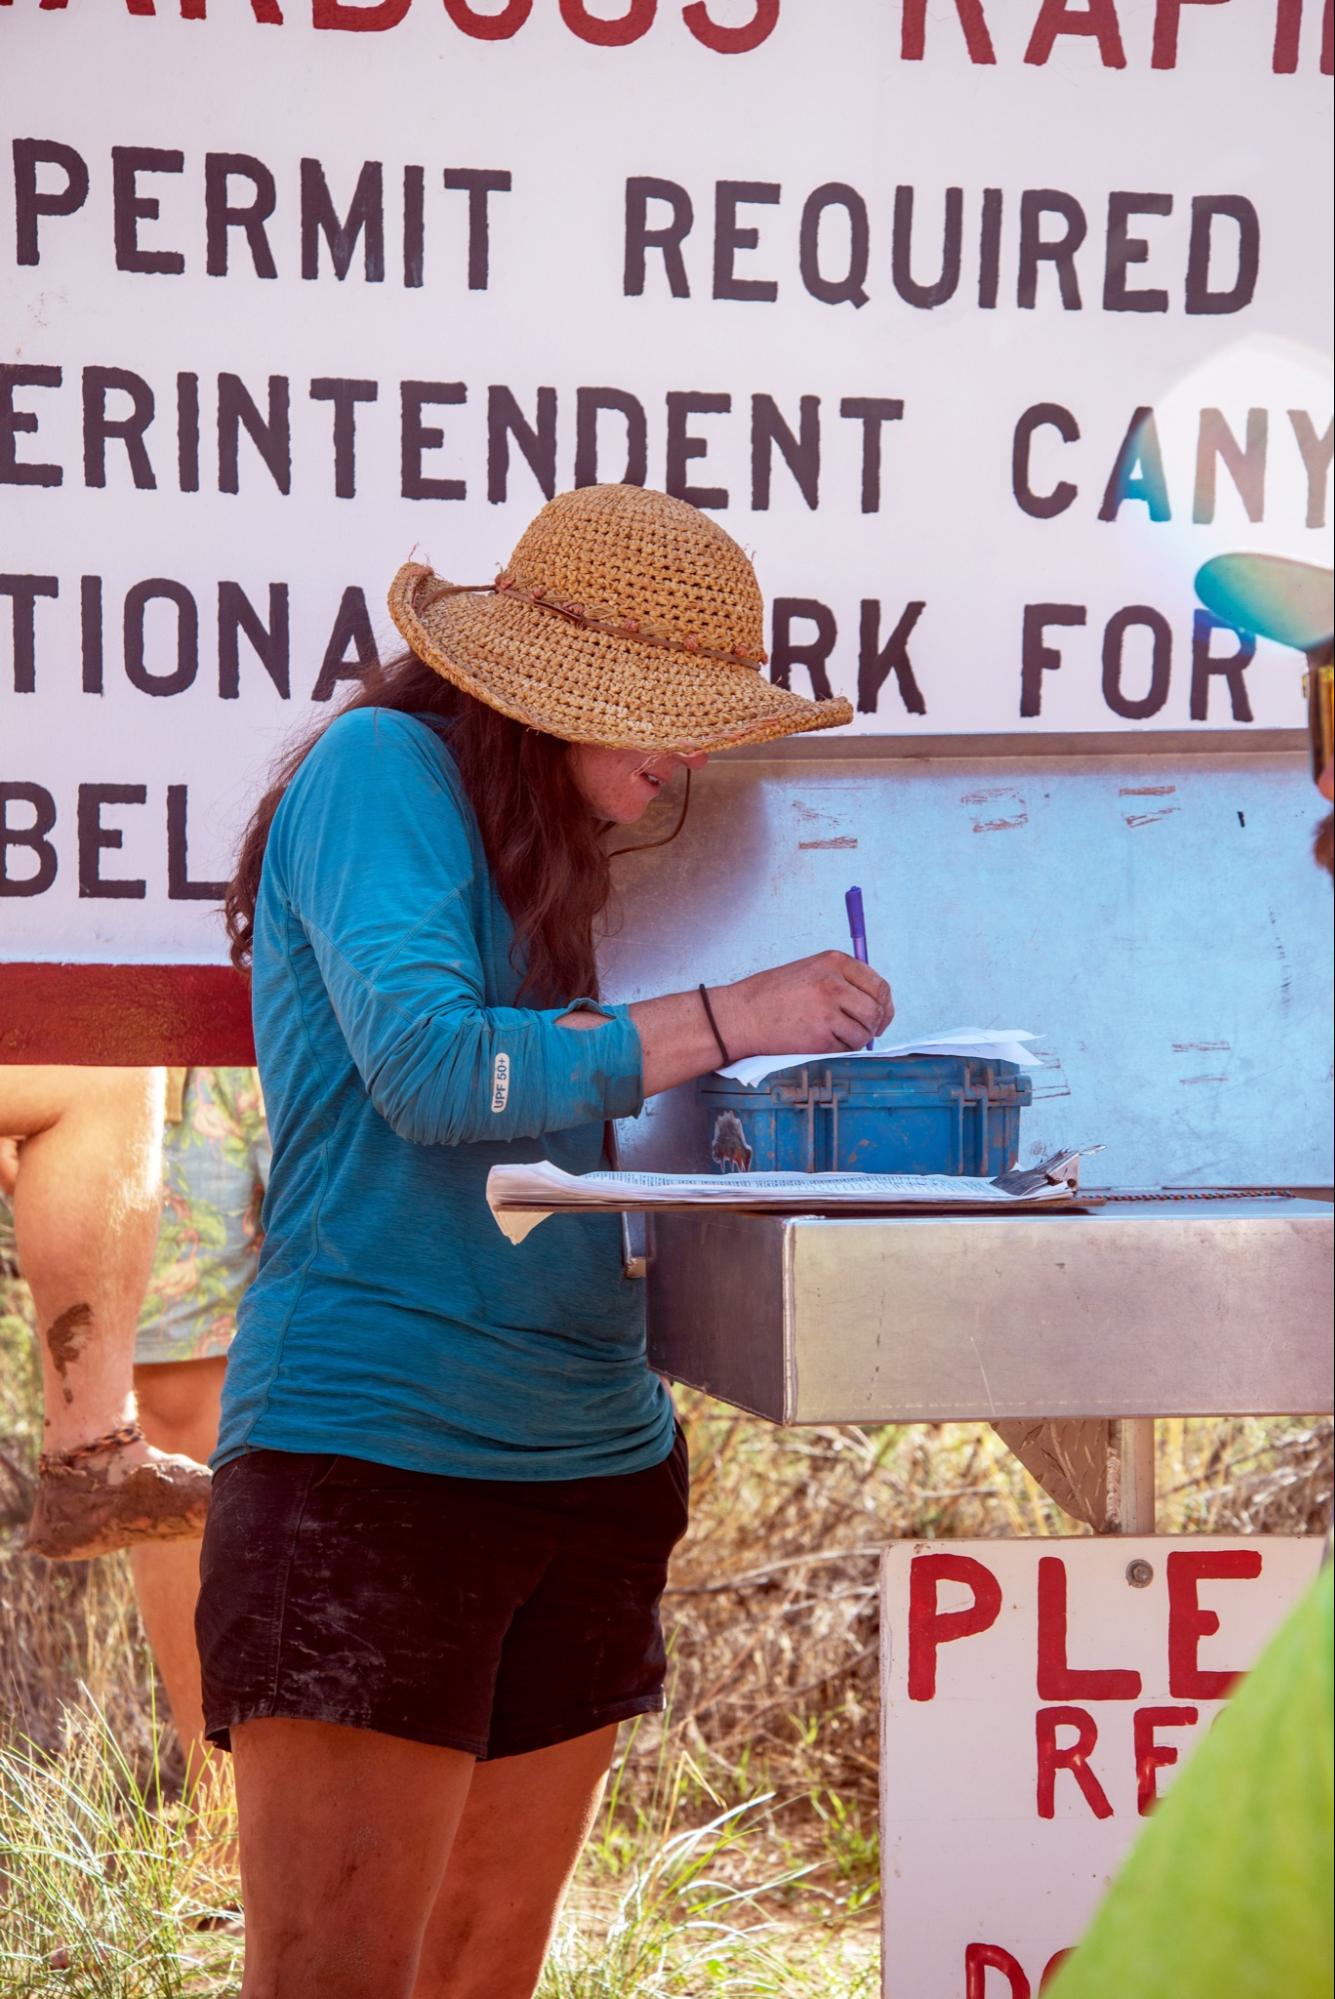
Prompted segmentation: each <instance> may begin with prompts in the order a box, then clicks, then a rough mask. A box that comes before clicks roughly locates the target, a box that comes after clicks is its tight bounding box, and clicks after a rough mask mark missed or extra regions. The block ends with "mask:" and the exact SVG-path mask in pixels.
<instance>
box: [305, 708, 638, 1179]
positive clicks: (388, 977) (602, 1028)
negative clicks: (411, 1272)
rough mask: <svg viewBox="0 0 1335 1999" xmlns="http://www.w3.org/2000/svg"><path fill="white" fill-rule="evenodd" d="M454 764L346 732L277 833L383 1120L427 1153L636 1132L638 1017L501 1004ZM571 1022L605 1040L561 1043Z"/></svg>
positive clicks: (585, 1037)
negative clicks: (629, 1121)
mask: <svg viewBox="0 0 1335 1999" xmlns="http://www.w3.org/2000/svg"><path fill="white" fill-rule="evenodd" d="M444 756H445V753H444V752H443V751H442V749H441V747H440V746H439V744H437V743H436V742H435V741H434V740H433V739H432V737H431V735H430V734H429V732H428V731H427V730H426V729H425V728H424V727H423V726H422V725H421V724H420V723H417V722H414V721H412V720H411V719H410V718H409V717H407V716H402V715H395V714H390V713H388V712H386V711H384V710H375V709H364V710H359V711H356V712H354V713H353V714H350V715H346V716H343V717H341V718H340V719H339V720H338V721H336V722H335V723H333V724H332V725H331V727H330V728H329V729H328V730H326V732H325V734H324V735H323V736H322V737H321V738H320V741H319V743H318V744H317V745H316V747H315V749H314V750H312V752H311V754H310V755H309V757H308V758H307V759H306V761H305V763H303V765H302V766H301V769H300V770H299V772H298V773H297V776H296V778H295V779H294V780H293V782H292V784H291V786H290V787H289V790H288V793H287V795H286V797H285V798H284V800H283V804H282V807H281V809H280V813H279V815H278V818H277V819H276V820H275V823H274V830H273V836H272V845H271V853H272V858H273V860H274V862H275V864H276V866H277V868H278V869H279V871H280V882H281V886H282V888H283V892H284V894H285V895H286V897H287V900H288V904H289V907H290V909H291V911H292V914H293V917H294V918H295V920H296V921H297V923H298V924H299V925H300V927H301V929H302V930H303V931H304V932H305V935H306V937H307V938H308V939H309V941H310V945H311V948H312V950H313V951H314V953H315V958H316V961H317V963H318V965H319V968H320V974H321V977H322V978H323V981H324V984H325V988H326V991H327V992H328V994H329V999H330V1003H331V1005H332V1007H333V1009H334V1013H335V1016H336V1018H337V1020H338V1023H339V1026H340V1028H341V1030H342V1032H343V1036H344V1039H345V1040H346V1042H347V1045H348V1049H349V1052H350V1054H351V1056H352V1060H353V1062H354V1063H355V1064H356V1067H357V1070H358V1073H359V1074H360V1076H361V1078H362V1081H363V1083H364V1084H365V1087H366V1090H367V1092H368V1094H369V1096H370V1098H371V1101H372V1103H373V1104H374V1105H375V1107H376V1109H377V1110H378V1111H379V1112H380V1115H381V1116H382V1117H383V1118H385V1120H386V1121H387V1122H388V1123H389V1124H390V1125H391V1126H392V1128H393V1129H394V1131H396V1132H397V1133H398V1135H399V1136H400V1137H401V1138H405V1139H410V1140H412V1141H413V1142H415V1143H417V1144H421V1145H463V1144H468V1143H471V1142H475V1141H477V1140H485V1139H498V1140H503V1139H513V1138H538V1137H541V1135H542V1134H543V1133H544V1132H549V1131H563V1130H566V1129H568V1128H569V1127H570V1126H572V1125H579V1124H588V1123H592V1122H595V1121H597V1120H600V1119H605V1118H616V1117H631V1116H634V1115H636V1113H637V1112H638V1111H639V1109H640V1107H641V1104H642V1102H643V1079H642V1052H641V1048H640V1038H639V1035H638V1033H637V1032H636V1029H635V1026H634V1023H633V1022H632V1021H631V1019H630V1016H629V1014H628V1013H627V1010H626V1009H625V1007H621V1006H604V1005H602V1003H601V1002H594V1001H591V1000H572V1001H570V1002H567V1003H566V1004H565V1005H563V1006H561V1007H557V1008H554V1009H549V1010H535V1009H529V1008H525V1007H513V1006H488V1005H487V1004H486V981H485V973H484V967H483V962H482V954H481V949H480V946H479V940H478V938H477V936H476V934H475V929H474V923H473V915H472V911H473V908H474V892H475V884H474V869H475V862H474V857H473V851H472V848H471V846H470V841H469V835H468V827H467V823H466V820H465V816H464V813H465V807H464V806H463V804H462V802H461V800H460V798H459V796H458V795H457V794H456V791H455V788H454V786H455V783H456V782H457V780H454V781H452V780H451V775H450V773H449V771H448V770H447V768H446V767H445V764H444ZM267 864H268V863H267V862H266V865H267ZM476 865H477V866H481V862H480V861H479V862H478V863H477V864H476ZM572 1006H581V1007H590V1008H594V1009H595V1010H596V1011H597V1012H599V1013H600V1014H602V1015H603V1016H604V1018H603V1020H602V1023H601V1024H600V1025H599V1026H597V1027H590V1028H583V1029H573V1028H569V1027H559V1026H558V1025H557V1021H558V1018H559V1016H560V1015H561V1014H563V1013H567V1012H569V1011H570V1010H571V1007H572Z"/></svg>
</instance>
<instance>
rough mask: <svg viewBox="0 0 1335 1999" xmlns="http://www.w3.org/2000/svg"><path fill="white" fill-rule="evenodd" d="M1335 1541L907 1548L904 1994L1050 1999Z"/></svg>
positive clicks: (897, 1680) (896, 1727) (892, 1569)
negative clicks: (1108, 1892) (1118, 1876)
mask: <svg viewBox="0 0 1335 1999" xmlns="http://www.w3.org/2000/svg"><path fill="white" fill-rule="evenodd" d="M1321 1547H1322V1543H1321V1541H1320V1539H1319V1538H1317V1537H1308V1538H1291V1537H1286V1536H1280V1535H1266V1536H1262V1537H1258V1538H1254V1539H1250V1540H1243V1539H1234V1538H1227V1539H1224V1538H1217V1537H1215V1536H1213V1535H1192V1536H1190V1537H1186V1538H1182V1539H1173V1538H1168V1537H1164V1538H1158V1537H1150V1538H1144V1539H1141V1538H1137V1537H1132V1536H1126V1537H1122V1536H1108V1537H1100V1538H1097V1539H1092V1540H1070V1541H1065V1540H1035V1541H952V1542H949V1543H942V1542H922V1541H914V1542H909V1541H906V1542H902V1543H899V1544H897V1545H896V1546H893V1547H891V1548H890V1549H889V1550H888V1551H887V1552H886V1555H885V1557H884V1559H883V1562H882V1568H881V1632H882V1648H881V1692H882V1752H881V1786H882V1789H881V1844H882V1881H883V1892H884V1908H885V1942H884V1967H885V1969H884V1991H885V1995H886V1999H1037V1994H1038V1993H1039V1992H1040V1991H1041V1990H1042V1987H1043V1983H1044V1980H1045V1978H1046V1977H1047V1976H1049V1975H1050V1974H1051V1972H1052V1971H1054V1970H1055V1968H1056V1966H1057V1965H1058V1964H1059V1963H1060V1962H1061V1961H1062V1958H1063V1957H1064V1956H1065V1954H1066V1953H1067V1952H1068V1951H1069V1950H1071V1949H1072V1948H1074V1946H1075V1945H1076V1944H1077V1943H1078V1941H1079V1938H1080V1935H1081V1933H1082V1931H1083V1930H1084V1928H1085V1925H1086V1924H1087V1923H1088V1921H1089V1918H1090V1916H1091V1915H1092V1914H1093V1911H1094V1909H1095V1906H1096V1905H1097V1903H1098V1901H1099V1899H1100V1897H1101V1896H1102V1894H1103V1892H1104V1890H1105V1888H1106V1886H1107V1884H1108V1882H1109V1880H1110V1879H1111V1877H1112V1875H1113V1874H1114V1872H1115V1871H1116V1869H1117V1866H1118V1864H1119V1862H1120V1861H1121V1859H1122V1857H1123V1855H1124V1854H1125V1853H1126V1851H1127V1849H1128V1847H1129V1846H1130V1845H1131V1843H1132V1842H1133V1840H1134V1839H1135V1837H1136V1834H1137V1832H1138V1830H1139V1829H1140V1826H1141V1824H1142V1823H1143V1820H1144V1818H1145V1817H1146V1815H1147V1814H1148V1813H1149V1812H1151V1811H1152V1810H1153V1809H1154V1806H1155V1803H1156V1801H1157V1800H1158V1798H1160V1797H1161V1796H1162V1795H1163V1794H1164V1792H1165V1791H1166V1790H1167V1788H1168V1786H1169V1785H1170V1784H1171V1783H1172V1782H1173V1781H1174V1779H1175V1777H1176V1776H1177V1773H1178V1772H1179V1770H1180V1769H1181V1767H1182V1765H1183V1764H1184V1763H1185V1762H1186V1761H1187V1759H1188V1757H1189V1756H1190V1754H1191V1750H1192V1746H1193V1744H1194V1743H1196V1742H1198V1741H1199V1740H1200V1739H1201V1737H1202V1736H1203V1735H1204V1733H1205V1731H1206V1730H1207V1729H1208V1728H1209V1726H1210V1724H1211V1722H1212V1721H1213V1720H1214V1718H1215V1716H1216V1715H1217V1714H1218V1713H1219V1711H1220V1709H1221V1707H1222V1705H1223V1703H1224V1701H1225V1700H1226V1699H1227V1697H1228V1693H1229V1690H1230V1688H1231V1687H1232V1685H1233V1684H1234V1682H1235V1680H1236V1678H1237V1677H1238V1675H1239V1674H1240V1673H1243V1672H1245V1671H1247V1669H1248V1668H1249V1667H1250V1666H1251V1665H1252V1664H1253V1663H1254V1662H1255V1660H1256V1657H1257V1655H1258V1654H1259V1653H1260V1651H1261V1650H1262V1648H1263V1647H1264V1645H1265V1643H1266V1641H1267V1640H1268V1639H1269V1637H1270V1636H1271V1634H1272V1633H1273V1632H1274V1631H1275V1629H1276V1628H1277V1627H1278V1625H1279V1624H1280V1623H1281V1622H1282V1620H1283V1618H1284V1616H1285V1615H1286V1613H1287V1612H1288V1611H1289V1610H1290V1609H1291V1608H1292V1606H1293V1605H1294V1604H1295V1603H1296V1602H1297V1600H1298V1598H1299V1597H1300V1596H1301V1594H1302V1592H1303V1590H1304V1589H1305V1588H1306V1587H1307V1585H1308V1583H1309V1582H1310V1581H1311V1580H1312V1578H1313V1577H1314V1576H1315V1574H1316V1571H1317V1567H1318V1565H1319V1562H1320V1558H1321ZM1126 1999H1131V1995H1126Z"/></svg>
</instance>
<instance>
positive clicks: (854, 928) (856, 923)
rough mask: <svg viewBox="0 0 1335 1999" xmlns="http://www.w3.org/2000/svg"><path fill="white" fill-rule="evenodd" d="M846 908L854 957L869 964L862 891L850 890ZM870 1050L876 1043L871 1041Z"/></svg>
mask: <svg viewBox="0 0 1335 1999" xmlns="http://www.w3.org/2000/svg"><path fill="white" fill-rule="evenodd" d="M844 908H845V909H846V910H847V911H848V934H849V936H850V937H851V938H852V940H853V956H854V957H855V958H856V959H857V961H858V963H859V964H860V965H865V964H866V963H867V919H866V917H865V916H864V915H863V913H862V890H861V889H860V888H850V889H848V890H847V891H846V892H845V895H844ZM866 1045H867V1047H868V1048H874V1047H875V1046H876V1043H875V1042H874V1041H869V1042H868V1043H867V1044H866Z"/></svg>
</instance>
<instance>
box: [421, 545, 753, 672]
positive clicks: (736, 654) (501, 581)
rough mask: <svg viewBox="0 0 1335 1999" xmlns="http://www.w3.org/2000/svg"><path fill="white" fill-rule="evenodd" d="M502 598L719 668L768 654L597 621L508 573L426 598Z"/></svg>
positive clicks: (450, 586) (635, 624) (634, 622)
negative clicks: (525, 586)
mask: <svg viewBox="0 0 1335 1999" xmlns="http://www.w3.org/2000/svg"><path fill="white" fill-rule="evenodd" d="M472 595H478V596H490V595H496V596H505V597H513V598H515V599H516V600H517V601H518V602H519V603H521V604H531V605H532V607H533V609H534V610H535V611H552V612H554V613H555V614H556V616H557V617H558V618H564V619H565V621H566V623H567V624H571V625H578V626H579V627H580V629H581V630H582V631H586V632H606V633H607V634H608V636H609V637H611V638H618V639H634V641H635V643H636V644H637V645H645V646H656V647H657V648H658V649H659V651H660V652H676V653H686V654H687V655H688V656H689V657H690V658H692V659H712V660H717V661H718V662H719V663H720V664H721V665H723V666H744V667H749V668H752V669H755V668H756V667H761V666H764V665H765V663H766V661H767V660H768V659H769V654H768V653H767V652H766V651H765V650H764V648H763V647H761V646H755V647H753V648H752V647H745V646H738V647H736V648H734V649H733V650H732V651H728V650H726V649H725V648H724V647H722V646H707V645H705V643H704V642H703V640H701V639H698V638H697V637H696V636H695V634H694V633H693V632H687V633H686V634H685V635H684V636H683V637H680V638H677V637H674V636H672V635H670V634H669V633H667V632H663V631H656V630H655V629H654V627H653V626H652V625H644V624H641V622H640V620H639V619H638V618H600V617H597V616H595V615H594V614H593V613H592V612H590V611H586V610H585V608H584V606H583V604H571V603H567V602H566V601H565V599H563V598H561V597H554V596H553V595H552V593H551V592H550V591H549V590H542V589H537V590H525V589H523V588H522V586H521V585H520V584H518V583H516V582H515V580H514V578H513V577H512V576H511V575H510V573H509V571H508V570H505V569H503V570H502V571H501V573H500V575H499V576H498V577H497V578H496V581H495V582H494V583H440V584H437V586H436V587H435V589H433V590H432V591H431V593H430V596H429V598H428V602H429V603H432V604H434V603H436V602H437V601H438V600H439V599H440V598H442V597H462V596H472Z"/></svg>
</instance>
